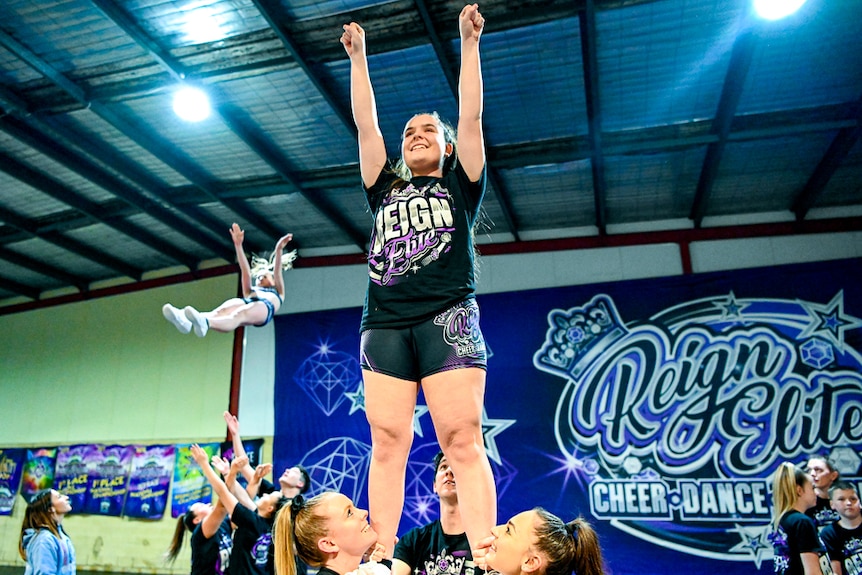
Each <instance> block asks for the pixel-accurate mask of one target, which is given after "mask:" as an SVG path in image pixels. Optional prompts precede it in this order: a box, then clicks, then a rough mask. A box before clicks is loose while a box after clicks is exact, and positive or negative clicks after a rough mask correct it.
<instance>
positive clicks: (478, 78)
mask: <svg viewBox="0 0 862 575" xmlns="http://www.w3.org/2000/svg"><path fill="white" fill-rule="evenodd" d="M484 26H485V19H484V18H483V17H482V15H481V14H480V13H479V5H478V4H468V5H467V6H464V9H463V10H461V15H460V16H459V17H458V28H459V30H460V32H461V75H460V77H459V79H458V161H459V162H460V163H461V166H462V167H463V168H464V172H465V173H466V174H467V177H468V178H470V181H471V182H475V181H477V180H478V179H479V177H480V176H481V175H482V170H483V169H484V167H485V138H484V136H483V134H482V99H483V88H482V66H481V63H480V59H479V37H480V36H481V35H482V28H484Z"/></svg>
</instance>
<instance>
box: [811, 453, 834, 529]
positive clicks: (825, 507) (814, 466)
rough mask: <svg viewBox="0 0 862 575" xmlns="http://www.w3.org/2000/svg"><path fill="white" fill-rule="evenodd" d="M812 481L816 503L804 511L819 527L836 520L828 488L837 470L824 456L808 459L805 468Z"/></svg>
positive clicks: (821, 527)
mask: <svg viewBox="0 0 862 575" xmlns="http://www.w3.org/2000/svg"><path fill="white" fill-rule="evenodd" d="M805 470H806V471H807V472H808V475H810V476H811V481H812V482H813V483H814V493H815V494H817V503H816V504H815V505H814V507H812V508H811V509H809V510H808V511H806V512H805V514H806V515H808V516H809V517H811V518H812V519H814V522H815V523H817V527H818V528H819V529H823V527H825V526H827V525H829V524H830V523H834V522H835V521H838V513H837V512H836V511H835V510H834V509H832V506H831V504H830V501H829V499H830V497H829V488H830V487H832V483H833V482H835V481H837V480H838V475H839V473H838V470H837V469H835V465H834V464H833V463H832V462H831V461H829V459H827V458H826V457H820V456H815V457H812V458H810V459H809V460H808V465H807V467H806V469H805Z"/></svg>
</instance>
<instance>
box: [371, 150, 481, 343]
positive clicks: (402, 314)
mask: <svg viewBox="0 0 862 575" xmlns="http://www.w3.org/2000/svg"><path fill="white" fill-rule="evenodd" d="M485 181H486V173H485V171H484V170H483V171H482V176H481V177H480V178H479V181H478V182H470V180H469V178H468V177H467V174H466V173H464V170H463V168H461V166H460V164H459V165H456V166H455V168H453V169H452V170H450V171H449V173H448V174H446V175H445V176H443V177H442V178H434V177H428V176H422V177H416V178H413V179H412V180H411V181H409V182H403V181H401V180H399V179H398V177H397V176H395V174H393V173H392V172H391V171H389V170H388V169H384V170H383V171H382V172H381V173H380V175H379V176H378V178H377V182H375V183H374V185H373V186H372V187H371V188H366V189H365V193H366V199H367V201H368V205H369V207H370V208H371V212H372V213H373V214H374V230H373V231H372V233H371V247H370V248H369V250H368V292H367V293H366V297H365V308H364V310H363V312H362V327H361V329H362V330H366V329H371V328H399V327H407V326H410V325H415V324H417V323H420V322H422V321H424V320H426V319H428V318H430V317H433V316H434V315H436V314H438V313H440V312H442V311H444V310H446V309H448V308H450V307H452V306H453V305H455V304H456V303H459V302H461V301H464V300H465V299H467V298H470V297H473V294H474V293H475V291H476V278H475V273H474V269H473V264H474V260H473V232H472V229H473V224H474V223H475V222H476V217H477V215H478V213H479V206H480V205H481V203H482V197H483V196H484V194H485Z"/></svg>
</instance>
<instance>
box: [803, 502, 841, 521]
mask: <svg viewBox="0 0 862 575" xmlns="http://www.w3.org/2000/svg"><path fill="white" fill-rule="evenodd" d="M805 514H806V515H807V516H808V517H810V518H811V519H813V520H814V523H816V524H817V527H818V528H820V529H823V528H824V527H826V526H827V525H829V524H830V523H835V522H836V521H838V520H839V519H841V516H840V515H838V512H837V511H835V510H834V509H832V505H831V503H830V502H829V499H825V498H823V497H820V496H819V495H818V496H817V504H816V505H814V507H812V508H811V509H809V510H808V511H806V512H805Z"/></svg>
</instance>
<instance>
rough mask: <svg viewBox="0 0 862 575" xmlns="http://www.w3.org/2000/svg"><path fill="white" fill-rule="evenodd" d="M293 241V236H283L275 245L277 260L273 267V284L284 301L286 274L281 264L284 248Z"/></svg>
mask: <svg viewBox="0 0 862 575" xmlns="http://www.w3.org/2000/svg"><path fill="white" fill-rule="evenodd" d="M292 239H293V234H287V235H284V236H281V239H279V240H278V242H276V244H275V259H274V260H273V266H272V282H273V283H274V284H275V290H276V291H277V292H278V295H280V296H281V299H284V274H283V272H282V269H281V262H282V260H283V258H284V253H283V252H284V247H285V246H286V245H287V243H288V242H289V241H290V240H292Z"/></svg>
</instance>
